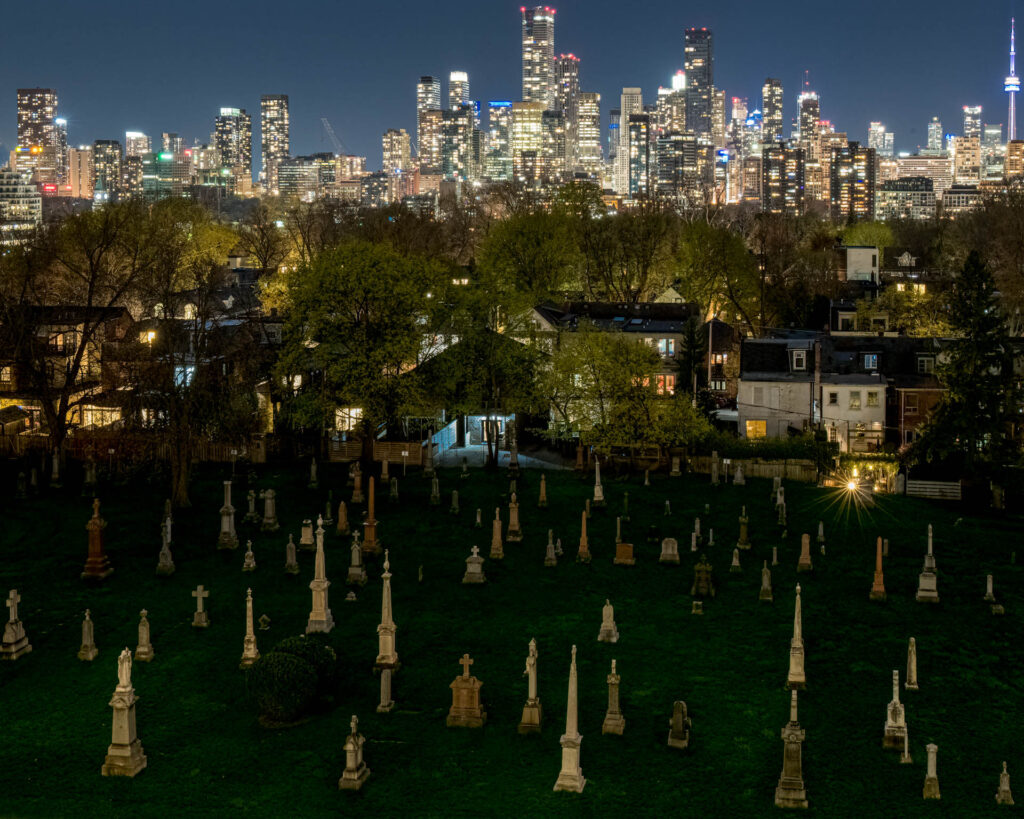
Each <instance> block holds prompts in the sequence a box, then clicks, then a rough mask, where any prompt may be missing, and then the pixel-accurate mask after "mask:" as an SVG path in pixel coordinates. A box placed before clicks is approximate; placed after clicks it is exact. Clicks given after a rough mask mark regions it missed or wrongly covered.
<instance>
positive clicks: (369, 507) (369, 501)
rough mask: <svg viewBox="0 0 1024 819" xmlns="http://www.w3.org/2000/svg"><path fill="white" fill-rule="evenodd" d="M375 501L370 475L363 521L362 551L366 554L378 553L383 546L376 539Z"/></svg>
mask: <svg viewBox="0 0 1024 819" xmlns="http://www.w3.org/2000/svg"><path fill="white" fill-rule="evenodd" d="M376 503H377V493H376V491H375V490H374V478H373V475H371V476H370V480H369V486H368V489H367V495H366V520H364V521H363V553H364V554H368V555H379V554H380V551H381V549H382V548H383V547H382V546H381V544H380V541H378V540H377V517H376V511H375V509H376Z"/></svg>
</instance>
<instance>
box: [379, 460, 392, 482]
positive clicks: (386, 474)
mask: <svg viewBox="0 0 1024 819" xmlns="http://www.w3.org/2000/svg"><path fill="white" fill-rule="evenodd" d="M389 468H390V462H389V461H388V459H387V458H383V459H382V460H381V462H380V482H381V485H382V486H387V485H388V481H390V480H391V474H390V471H389Z"/></svg>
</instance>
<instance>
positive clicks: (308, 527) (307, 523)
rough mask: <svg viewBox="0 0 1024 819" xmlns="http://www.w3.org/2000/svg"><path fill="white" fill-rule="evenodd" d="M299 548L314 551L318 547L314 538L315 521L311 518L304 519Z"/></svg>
mask: <svg viewBox="0 0 1024 819" xmlns="http://www.w3.org/2000/svg"><path fill="white" fill-rule="evenodd" d="M299 548H300V549H302V551H304V552H312V551H314V550H315V549H316V541H315V540H314V539H313V521H311V520H310V519H309V518H306V519H305V520H304V521H302V529H301V530H300V534H299Z"/></svg>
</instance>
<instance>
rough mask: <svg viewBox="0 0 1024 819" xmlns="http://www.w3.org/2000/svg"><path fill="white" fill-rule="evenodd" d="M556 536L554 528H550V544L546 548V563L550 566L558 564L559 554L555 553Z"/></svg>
mask: <svg viewBox="0 0 1024 819" xmlns="http://www.w3.org/2000/svg"><path fill="white" fill-rule="evenodd" d="M554 537H555V533H554V530H553V529H548V545H547V547H546V549H545V550H544V565H545V566H548V567H551V566H557V565H558V556H557V555H556V554H555V541H554Z"/></svg>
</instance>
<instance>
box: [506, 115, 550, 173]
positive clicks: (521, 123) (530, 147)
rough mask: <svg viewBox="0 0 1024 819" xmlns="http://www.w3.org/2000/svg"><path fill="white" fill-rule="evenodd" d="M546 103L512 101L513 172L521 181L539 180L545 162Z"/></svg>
mask: <svg viewBox="0 0 1024 819" xmlns="http://www.w3.org/2000/svg"><path fill="white" fill-rule="evenodd" d="M543 120H544V105H543V104H542V103H539V102H515V103H512V173H513V176H514V178H515V179H516V180H517V181H519V182H524V183H536V182H539V181H540V179H541V176H542V174H543V162H544V123H543Z"/></svg>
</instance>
